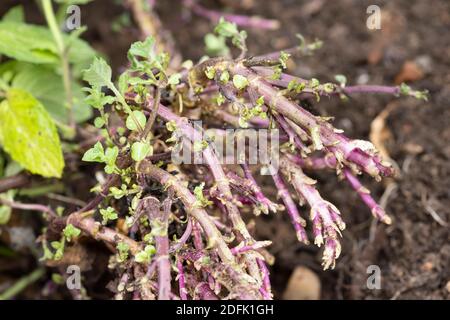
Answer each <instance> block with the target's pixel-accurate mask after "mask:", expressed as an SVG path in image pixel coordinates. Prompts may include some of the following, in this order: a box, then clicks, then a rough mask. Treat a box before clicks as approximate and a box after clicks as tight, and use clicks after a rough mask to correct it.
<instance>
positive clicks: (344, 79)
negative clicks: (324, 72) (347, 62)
mask: <svg viewBox="0 0 450 320" xmlns="http://www.w3.org/2000/svg"><path fill="white" fill-rule="evenodd" d="M334 79H335V80H336V81H337V82H338V83H339V84H340V85H341V87H345V85H346V84H347V77H346V76H344V75H343V74H337V75H335V76H334Z"/></svg>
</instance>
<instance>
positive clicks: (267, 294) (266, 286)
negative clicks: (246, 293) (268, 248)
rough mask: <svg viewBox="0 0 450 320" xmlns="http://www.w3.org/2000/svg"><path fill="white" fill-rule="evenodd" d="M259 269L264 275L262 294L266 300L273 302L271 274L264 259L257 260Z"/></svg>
mask: <svg viewBox="0 0 450 320" xmlns="http://www.w3.org/2000/svg"><path fill="white" fill-rule="evenodd" d="M257 261H258V266H259V269H260V270H261V273H262V280H263V283H262V286H261V289H260V292H261V294H262V296H263V298H264V299H265V300H272V288H271V285H270V274H269V269H267V266H266V263H265V262H264V260H263V259H259V258H258V259H257Z"/></svg>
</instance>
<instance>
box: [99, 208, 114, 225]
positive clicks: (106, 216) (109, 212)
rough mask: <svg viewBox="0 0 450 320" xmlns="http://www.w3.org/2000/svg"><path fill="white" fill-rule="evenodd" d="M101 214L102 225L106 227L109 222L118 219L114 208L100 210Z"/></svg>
mask: <svg viewBox="0 0 450 320" xmlns="http://www.w3.org/2000/svg"><path fill="white" fill-rule="evenodd" d="M100 214H101V215H102V218H103V220H102V224H103V225H105V224H107V223H108V221H112V220H116V219H117V218H118V215H117V212H116V210H114V208H113V207H108V208H106V209H100Z"/></svg>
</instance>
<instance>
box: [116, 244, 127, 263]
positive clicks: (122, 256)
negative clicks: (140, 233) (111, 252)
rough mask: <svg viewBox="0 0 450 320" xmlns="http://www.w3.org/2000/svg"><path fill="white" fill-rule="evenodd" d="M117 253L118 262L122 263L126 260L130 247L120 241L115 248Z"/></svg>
mask: <svg viewBox="0 0 450 320" xmlns="http://www.w3.org/2000/svg"><path fill="white" fill-rule="evenodd" d="M116 249H117V252H118V253H119V259H118V260H119V262H124V261H125V260H127V258H128V251H130V246H129V245H128V244H126V243H125V242H123V241H121V242H119V243H118V244H117V246H116Z"/></svg>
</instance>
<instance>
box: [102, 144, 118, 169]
mask: <svg viewBox="0 0 450 320" xmlns="http://www.w3.org/2000/svg"><path fill="white" fill-rule="evenodd" d="M118 155H119V148H118V147H117V146H114V147H112V148H106V152H105V163H106V166H105V172H106V173H108V174H111V173H113V172H114V170H116V168H117V167H116V159H117V156H118Z"/></svg>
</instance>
